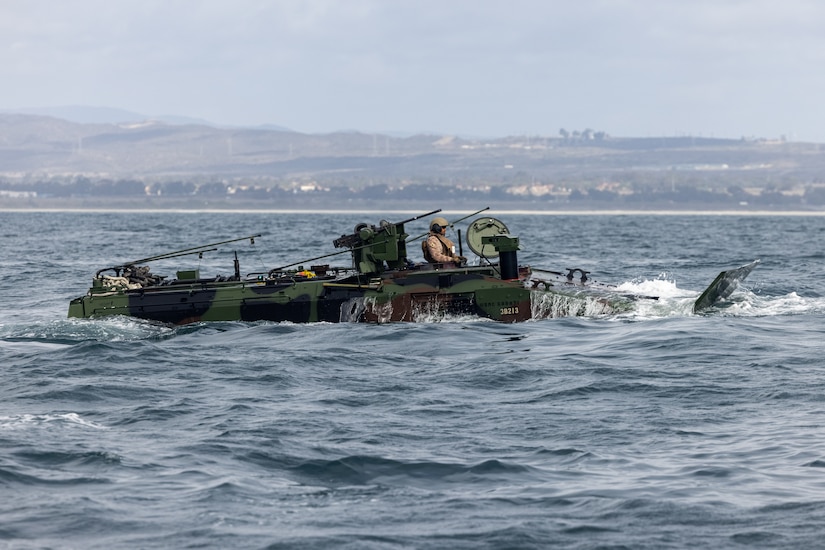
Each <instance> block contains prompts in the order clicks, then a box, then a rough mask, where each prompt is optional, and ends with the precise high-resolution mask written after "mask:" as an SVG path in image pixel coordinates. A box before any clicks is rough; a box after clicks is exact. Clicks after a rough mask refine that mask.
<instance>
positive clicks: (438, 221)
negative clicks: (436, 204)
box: [430, 216, 450, 233]
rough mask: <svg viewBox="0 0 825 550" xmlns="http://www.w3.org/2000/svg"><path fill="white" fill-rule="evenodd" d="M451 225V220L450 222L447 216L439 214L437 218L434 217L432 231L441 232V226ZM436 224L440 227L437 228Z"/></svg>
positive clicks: (431, 225) (431, 223)
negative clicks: (443, 216)
mask: <svg viewBox="0 0 825 550" xmlns="http://www.w3.org/2000/svg"><path fill="white" fill-rule="evenodd" d="M449 225H450V222H448V221H447V220H446V218H442V217H441V216H438V217H436V218H433V221H431V222H430V231H434V232H436V233H441V228H442V227H447V226H449ZM436 226H438V228H436Z"/></svg>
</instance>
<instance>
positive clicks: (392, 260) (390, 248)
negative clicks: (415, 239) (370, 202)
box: [332, 208, 441, 273]
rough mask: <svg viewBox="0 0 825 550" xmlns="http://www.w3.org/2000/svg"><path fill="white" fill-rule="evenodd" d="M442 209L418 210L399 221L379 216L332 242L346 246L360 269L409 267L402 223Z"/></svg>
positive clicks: (405, 235) (379, 271) (374, 271)
mask: <svg viewBox="0 0 825 550" xmlns="http://www.w3.org/2000/svg"><path fill="white" fill-rule="evenodd" d="M438 212H441V209H440V208H439V209H438V210H433V211H432V212H427V213H426V214H419V215H418V216H413V217H412V218H408V219H406V220H403V221H400V222H388V221H386V220H381V221H380V222H379V223H378V225H377V226H375V225H370V224H366V223H359V224H358V225H356V226H355V231H354V232H353V233H351V234H349V235H341V236H340V237H339V238H337V239H335V240H334V241H333V242H332V244H333V245H334V246H335V248H348V249H349V250H350V251H351V252H352V261H353V265H354V266H355V268H356V269H357V270H358V272H359V273H381V272H382V271H384V269H385V267H384V266H385V264H386V268H388V269H404V268H406V267H408V260H407V237H408V236H409V235H407V234H406V233H405V232H404V224H406V223H409V222H412V221H415V220H417V219H419V218H423V217H426V216H431V215H433V214H436V213H438Z"/></svg>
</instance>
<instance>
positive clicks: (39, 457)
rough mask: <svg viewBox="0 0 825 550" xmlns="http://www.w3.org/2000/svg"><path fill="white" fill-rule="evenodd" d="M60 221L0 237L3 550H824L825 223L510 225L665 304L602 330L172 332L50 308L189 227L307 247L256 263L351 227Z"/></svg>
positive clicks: (565, 261) (219, 220)
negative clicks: (32, 280) (45, 247)
mask: <svg viewBox="0 0 825 550" xmlns="http://www.w3.org/2000/svg"><path fill="white" fill-rule="evenodd" d="M5 215H6V216H8V214H5ZM49 215H50V216H51V215H52V214H49ZM56 216H57V218H56V219H51V218H49V221H48V223H43V220H42V219H40V220H38V219H37V218H36V217H35V218H31V219H29V218H26V217H25V216H20V215H15V216H13V217H14V219H11V220H7V221H8V222H9V223H8V224H6V225H7V226H8V227H15V228H19V230H18V231H16V232H14V233H10V237H9V238H10V239H14V242H12V243H8V246H13V247H14V249H15V250H19V251H22V253H23V255H21V256H19V257H15V258H12V259H10V261H9V262H7V263H4V264H2V265H0V276H2V278H3V280H5V281H12V280H15V278H14V277H13V275H14V274H18V273H24V272H30V271H32V270H34V269H37V270H39V271H43V273H42V275H43V277H42V278H41V284H40V287H39V289H38V292H37V293H32V292H31V291H30V289H29V288H28V287H27V288H26V289H23V288H22V287H20V286H14V285H11V286H10V285H3V286H2V287H0V305H2V306H3V307H2V308H0V311H2V312H3V314H2V317H0V388H2V389H3V399H2V400H0V491H2V494H3V497H4V498H3V499H0V515H2V517H3V522H2V525H0V547H9V548H50V547H51V548H107V549H112V548H186V547H197V546H200V547H238V548H330V547H333V548H339V547H340V548H359V549H360V548H382V549H383V548H388V549H389V548H407V547H409V548H473V549H475V548H546V547H548V546H551V547H563V548H568V547H569V548H594V547H605V548H619V547H627V548H657V549H658V548H684V547H686V546H691V547H693V546H696V547H701V548H739V547H743V546H746V547H750V546H754V547H772V548H774V547H788V548H811V547H817V546H818V545H819V544H820V538H821V527H820V526H821V525H822V523H823V521H825V498H823V496H822V495H825V482H823V478H822V472H823V465H824V464H825V443H824V442H825V438H824V437H823V435H825V434H823V429H822V427H821V424H822V422H821V413H822V404H823V395H825V382H823V378H822V362H821V357H822V355H823V352H825V344H823V343H822V329H821V327H822V323H823V318H825V285H823V284H822V282H821V266H820V265H818V264H817V263H816V260H817V259H818V257H816V256H815V255H812V253H811V252H810V251H811V250H817V249H818V248H817V247H819V248H821V246H820V243H819V240H818V239H819V236H821V235H822V234H823V233H825V218H810V219H808V218H804V219H802V218H787V219H786V218H768V217H760V218H758V219H754V220H748V223H747V224H742V223H739V222H737V221H736V220H730V219H727V218H724V217H712V218H708V219H704V218H702V217H698V216H692V217H689V218H678V217H677V218H669V217H656V218H655V219H638V217H636V216H632V217H621V216H615V217H610V216H606V217H597V218H596V219H588V220H586V222H587V223H582V220H579V219H578V218H576V217H571V218H570V219H563V218H560V217H544V216H533V217H530V216H524V217H519V218H517V219H515V220H513V221H512V222H511V221H509V220H508V227H510V228H511V230H513V231H514V232H518V233H520V235H521V243H522V244H523V246H524V249H525V250H523V251H520V253H521V254H522V256H523V257H524V258H526V259H528V260H529V261H530V262H531V263H534V264H536V265H547V264H550V265H548V268H555V267H556V265H558V264H561V267H567V266H570V265H576V266H583V267H584V269H586V270H588V271H590V270H592V271H593V272H594V273H598V274H599V280H605V281H613V282H618V283H619V287H618V288H619V290H621V291H623V292H627V293H630V294H635V295H643V296H648V295H650V296H653V295H655V296H658V297H659V299H658V300H646V299H640V300H636V301H634V302H633V303H632V305H633V308H632V309H631V310H629V311H622V312H618V313H617V312H614V313H610V314H602V313H600V312H598V311H596V310H593V311H592V313H594V315H593V316H592V317H584V318H581V317H576V318H569V317H568V318H557V319H546V320H541V321H535V322H528V323H518V324H512V325H511V324H502V323H495V322H490V321H479V320H478V319H477V318H475V317H471V318H470V317H461V316H459V317H451V316H446V317H445V316H441V315H440V314H433V315H428V314H427V312H420V316H419V317H418V318H417V320H418V321H419V322H417V323H388V324H367V325H359V324H353V323H317V324H311V325H296V324H291V323H269V322H260V323H242V322H226V323H195V324H192V325H187V326H183V327H170V326H166V325H162V324H156V323H149V322H144V321H139V320H135V319H128V318H109V319H105V320H74V319H67V318H66V304H67V302H68V300H69V299H70V298H71V297H73V296H75V295H80V294H82V293H83V292H85V291H86V288H85V287H86V285H87V283H88V277H89V275H90V274H91V273H93V272H94V270H95V269H98V268H99V267H102V266H104V265H111V264H112V261H113V258H112V257H113V256H114V255H117V257H118V258H119V259H122V258H124V257H125V258H139V257H145V256H146V254H147V253H151V252H154V251H156V250H167V249H170V248H175V247H176V246H178V245H180V246H179V248H185V247H186V246H191V245H192V243H191V240H192V238H193V237H192V235H187V234H184V233H185V232H183V231H181V230H180V228H181V227H184V226H185V227H187V228H191V230H192V232H193V233H197V234H198V235H197V236H203V237H204V241H217V240H220V239H221V238H223V237H225V234H224V232H225V228H226V227H233V228H235V229H236V230H237V231H238V232H239V233H245V234H252V233H254V232H256V231H259V230H260V228H261V227H262V226H263V227H267V228H268V229H270V230H271V232H272V233H274V234H276V235H277V234H287V233H288V234H290V235H295V234H300V233H301V232H302V231H303V232H306V233H311V234H312V236H313V237H312V240H313V242H315V241H317V243H318V245H317V246H318V247H319V250H314V249H312V250H307V249H302V248H301V247H300V246H299V245H298V244H296V243H294V242H292V243H290V246H289V247H288V249H287V250H286V251H283V250H281V251H278V250H276V251H275V252H272V254H271V256H269V257H266V256H265V259H266V260H267V261H271V262H272V264H273V265H283V264H285V263H289V262H290V261H295V260H300V259H301V258H300V257H297V258H296V257H293V256H294V255H298V254H300V255H305V256H306V257H309V256H315V255H320V254H323V253H326V252H328V250H327V248H326V244H328V243H329V242H331V241H332V239H334V238H336V237H338V236H340V234H341V227H346V228H350V227H353V226H354V225H355V223H357V222H358V221H361V218H360V216H349V217H348V216H340V217H335V216H332V217H330V216H325V217H324V218H323V220H318V219H314V218H311V217H307V216H292V217H290V216H289V215H279V216H266V215H260V214H247V215H229V214H225V215H222V214H212V215H210V216H195V215H190V216H186V217H185V219H183V220H182V219H180V218H178V217H175V215H174V214H161V213H157V214H140V215H134V214H117V215H116V214H88V213H87V214H74V215H69V214H62V215H56ZM740 221H741V220H740ZM105 226H111V227H118V228H122V229H119V230H118V231H117V234H116V235H115V241H114V242H115V244H116V245H117V249H116V250H111V249H106V248H105V247H101V246H100V245H99V244H97V243H98V240H96V238H95V236H96V235H98V233H99V231H100V228H101V227H105ZM136 226H140V227H141V229H142V232H141V235H142V237H141V239H140V241H141V242H136V239H135V238H134V235H135V232H134V227H136ZM651 227H655V228H656V235H651V234H650V228H651ZM410 229H414V228H412V227H411V228H410ZM424 229H426V228H424ZM757 235H758V238H757ZM785 235H793V239H794V240H793V242H790V241H789V240H788V239H787V238H785ZM539 236H540V238H539ZM721 236H724V239H722V238H721ZM64 241H70V244H71V246H66V247H63V246H54V247H51V248H50V249H49V251H48V258H41V256H43V254H44V253H43V252H42V248H41V247H40V243H42V242H64ZM709 242H713V243H717V244H719V246H713V247H708V246H707V244H706V243H709ZM89 243H94V244H89ZM195 244H197V243H195ZM722 244H723V245H724V246H722ZM322 246H323V248H321V247H322ZM147 250H148V252H147ZM285 256H286V257H285ZM754 257H761V258H763V264H760V266H759V268H758V269H757V270H755V271H754V272H753V273H752V274H751V275H750V277H749V278H748V279H747V282H746V284H744V285H742V286H741V287H740V288H739V289H738V290H737V291H736V292H735V293H734V294H733V295H732V296H731V300H730V301H729V302H728V303H725V304H723V305H721V306H720V307H717V308H714V309H713V310H712V311H710V312H708V313H706V314H701V315H695V314H693V313H692V304H693V301H694V300H695V299H696V297H698V295H699V294H700V292H701V289H702V288H703V287H704V285H706V284H707V283H709V282H710V280H712V277H713V275H714V274H716V273H718V272H719V270H721V269H726V268H729V267H732V266H735V265H739V262H740V260H747V259H751V258H754ZM40 259H43V260H44V261H40ZM253 260H254V261H255V262H256V263H255V265H257V264H258V263H260V262H258V258H257V257H255V258H251V257H244V258H242V261H243V262H244V265H248V264H252V263H253ZM195 261H197V260H195ZM92 264H94V265H92ZM552 264H555V265H552ZM230 265H231V262H230ZM787 266H793V270H792V271H790V270H789V269H788V267H787ZM215 267H216V269H217V268H218V267H220V262H215ZM210 268H211V267H210ZM622 281H624V282H622ZM577 307H579V306H577Z"/></svg>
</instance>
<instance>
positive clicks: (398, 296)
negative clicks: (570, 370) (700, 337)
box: [69, 211, 758, 325]
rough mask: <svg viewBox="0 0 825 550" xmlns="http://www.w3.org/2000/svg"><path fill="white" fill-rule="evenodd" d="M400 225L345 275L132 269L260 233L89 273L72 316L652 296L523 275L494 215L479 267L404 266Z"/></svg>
mask: <svg viewBox="0 0 825 550" xmlns="http://www.w3.org/2000/svg"><path fill="white" fill-rule="evenodd" d="M436 212H437V211H436ZM430 214H432V212H431V213H430ZM419 217H420V216H419ZM468 217H469V216H468ZM412 219H417V218H412ZM462 219H464V218H462ZM407 221H411V220H406V221H405V222H399V223H389V222H386V221H382V222H381V223H380V224H379V225H378V226H371V225H368V224H359V225H357V226H356V228H355V232H354V233H352V234H349V235H342V236H341V237H340V238H339V239H336V240H335V241H334V242H333V244H334V246H335V247H336V248H343V249H344V250H343V252H349V253H350V254H351V257H352V265H351V267H330V266H329V265H328V264H324V265H313V266H311V267H310V269H309V270H304V269H303V267H299V268H297V269H288V268H290V267H292V266H284V267H281V268H276V269H272V270H270V271H268V272H266V273H251V274H247V275H246V276H245V277H242V276H241V273H240V267H239V262H238V258H237V254H236V255H235V260H234V267H235V273H234V275H232V276H229V277H215V278H212V279H201V278H199V272H198V271H197V270H194V271H179V272H178V273H177V278H175V279H172V280H170V281H167V280H166V277H164V276H158V275H154V274H152V273H151V272H150V271H149V268H148V267H145V266H140V265H138V264H142V263H148V262H151V261H156V260H162V259H164V260H165V259H169V258H176V257H178V256H186V255H190V254H199V255H202V254H203V253H204V252H211V251H214V250H217V249H216V248H209V247H213V246H216V245H222V244H227V243H234V242H237V241H241V240H245V239H250V240H251V241H252V242H253V243H254V238H255V237H258V236H259V235H255V236H252V237H245V238H244V239H233V240H230V241H222V242H220V243H212V244H209V245H204V246H199V247H195V248H190V249H185V250H182V251H177V252H170V253H166V254H161V255H158V256H152V257H149V258H143V259H141V260H135V261H132V262H126V263H124V264H121V265H116V266H112V267H108V268H104V269H101V270H100V271H98V272H97V274H96V275H95V276H94V278H93V280H92V288H90V289H89V292H88V293H87V294H86V295H85V296H82V297H79V298H76V299H74V300H72V301H71V303H70V304H69V317H78V318H96V317H105V316H111V315H123V316H128V317H136V318H140V319H148V320H152V321H159V322H162V323H170V324H176V325H177V324H185V323H193V322H200V321H275V322H293V323H314V322H329V323H338V322H369V323H387V322H399V321H407V322H416V321H427V320H437V319H439V318H442V317H444V316H475V317H483V318H488V319H493V320H495V321H501V322H507V323H514V322H522V321H527V320H531V319H546V318H552V317H569V316H599V315H609V314H615V313H620V312H624V311H629V310H631V309H633V307H634V303H635V302H636V301H638V300H640V299H654V300H655V299H656V298H655V297H651V296H633V295H628V294H623V293H621V292H618V291H617V289H616V288H615V287H611V286H609V285H603V284H600V283H596V282H594V281H593V280H592V279H591V278H590V277H589V273H588V272H586V271H584V270H581V269H568V270H567V272H566V273H562V272H556V271H543V270H537V269H532V268H530V267H525V266H519V265H518V263H517V256H516V251H517V250H518V248H519V240H518V237H514V236H512V235H510V234H509V232H508V230H507V227H506V226H505V225H504V224H503V223H502V222H500V221H499V220H496V219H494V218H479V219H477V220H475V221H474V222H473V223H472V224H471V225H470V229H469V230H468V233H467V243H468V246H469V247H470V249H471V250H472V251H473V252H475V253H476V255H477V256H478V257H479V263H480V264H481V265H478V266H467V265H465V264H466V260H465V259H464V258H463V257H461V256H456V257H455V258H454V259H455V260H456V261H455V262H447V263H443V264H438V263H436V264H431V263H418V264H416V263H413V262H411V261H410V260H408V258H407V248H406V245H407V242H408V235H407V234H406V233H405V232H404V223H406V222H407ZM413 240H415V239H413ZM337 254H339V253H337V252H336V253H333V254H328V255H325V256H320V257H318V258H312V259H310V260H306V262H302V263H308V262H310V261H313V260H317V259H320V258H326V257H328V256H334V255H337ZM495 260H498V261H495ZM757 263H758V261H757V262H753V263H752V264H749V265H748V266H743V267H742V268H738V269H735V270H730V271H727V272H722V273H721V274H720V275H719V277H717V278H716V280H715V281H714V282H713V284H711V286H710V287H708V289H707V290H706V291H705V292H704V293H703V294H702V297H701V298H700V300H698V301H697V303H696V306H695V311H696V312H699V311H704V310H706V309H707V308H709V307H712V306H713V304H715V303H716V302H718V301H719V300H722V299H725V298H727V296H729V295H730V293H731V292H733V290H734V289H735V288H736V286H737V285H738V282H739V281H740V280H742V279H744V278H745V277H746V276H747V275H748V274H749V273H750V271H751V270H752V269H753V268H754V267H755V266H756V264H757ZM292 265H293V266H294V265H297V264H292Z"/></svg>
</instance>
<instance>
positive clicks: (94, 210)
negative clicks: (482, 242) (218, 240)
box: [0, 207, 825, 217]
mask: <svg viewBox="0 0 825 550" xmlns="http://www.w3.org/2000/svg"><path fill="white" fill-rule="evenodd" d="M443 210H444V211H445V212H452V213H455V214H472V213H473V212H475V211H476V210H473V209H466V208H463V207H461V208H449V207H447V208H443ZM421 212H423V210H420V209H397V208H396V209H376V208H366V209H346V210H342V209H328V208H316V209H303V208H294V209H293V208H276V209H269V208H237V209H227V208H174V207H170V208H122V207H119V208H102V207H90V208H76V207H75V208H47V207H34V208H8V207H0V213H75V214H82V213H91V214H304V215H306V214H338V215H344V214H375V215H385V214H413V215H415V214H420V213H421ZM479 215H480V216H481V215H490V216H513V215H517V216H741V217H747V216H761V217H764V216H793V217H819V216H825V211H814V210H687V209H686V210H664V209H651V210H608V209H604V210H602V209H585V210H527V209H495V208H491V209H490V210H488V211H486V212H485V213H481V214H479Z"/></svg>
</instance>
